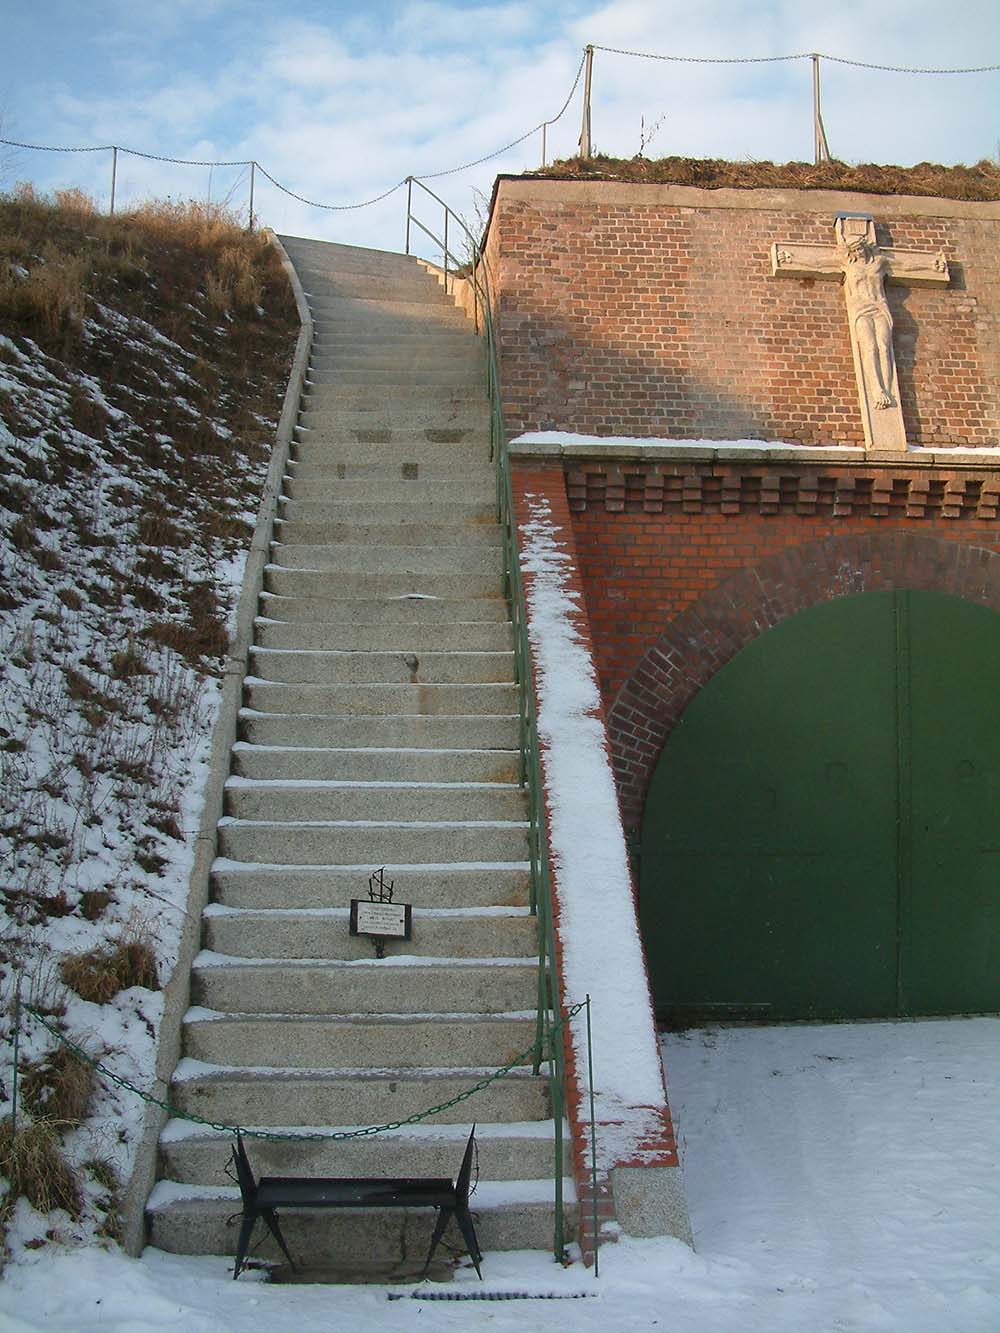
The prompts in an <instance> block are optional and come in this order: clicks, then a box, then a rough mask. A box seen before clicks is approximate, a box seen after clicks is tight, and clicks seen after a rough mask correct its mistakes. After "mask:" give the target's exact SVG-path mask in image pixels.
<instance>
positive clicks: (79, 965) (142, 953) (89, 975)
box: [59, 857, 160, 1004]
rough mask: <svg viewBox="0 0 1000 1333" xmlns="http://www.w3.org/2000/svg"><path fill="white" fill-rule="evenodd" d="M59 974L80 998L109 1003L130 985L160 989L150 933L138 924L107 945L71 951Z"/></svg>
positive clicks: (98, 1002)
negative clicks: (72, 952)
mask: <svg viewBox="0 0 1000 1333" xmlns="http://www.w3.org/2000/svg"><path fill="white" fill-rule="evenodd" d="M136 859H137V860H138V857H137V858H136ZM59 975H60V976H61V977H62V979H63V981H64V982H65V983H66V985H67V986H69V987H70V989H71V990H74V991H76V993H77V995H79V996H80V998H81V999H83V1000H89V1001H90V1002H91V1003H92V1004H107V1002H108V1001H109V1000H112V999H114V997H115V996H116V995H117V994H118V992H119V991H123V990H128V989H129V987H131V986H145V988H146V989H147V990H159V989H160V981H159V977H158V976H157V975H156V955H155V954H154V953H153V949H152V946H151V944H150V942H149V938H148V933H147V932H146V931H145V930H144V928H143V927H141V926H137V925H130V926H127V927H126V928H125V930H123V931H122V934H121V936H120V938H119V939H118V941H117V942H116V943H114V944H111V945H108V947H107V948H104V949H92V950H90V951H89V952H88V953H75V954H69V955H68V956H67V957H66V958H64V959H63V960H62V963H61V964H60V967H59Z"/></svg>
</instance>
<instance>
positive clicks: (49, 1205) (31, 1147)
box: [0, 1119, 83, 1221]
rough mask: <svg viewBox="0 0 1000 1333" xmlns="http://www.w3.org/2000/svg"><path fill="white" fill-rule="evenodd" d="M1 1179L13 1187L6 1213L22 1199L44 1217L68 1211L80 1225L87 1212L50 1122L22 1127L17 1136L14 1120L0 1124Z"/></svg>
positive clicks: (7, 1199)
mask: <svg viewBox="0 0 1000 1333" xmlns="http://www.w3.org/2000/svg"><path fill="white" fill-rule="evenodd" d="M0 1175H4V1176H6V1177H7V1181H8V1183H9V1186H10V1189H9V1192H8V1194H7V1196H6V1198H5V1199H4V1209H5V1211H9V1209H10V1207H11V1206H12V1205H13V1203H14V1200H15V1199H16V1198H18V1197H19V1196H21V1195H23V1196H24V1198H26V1199H27V1200H28V1202H29V1203H30V1204H31V1205H32V1206H33V1207H34V1208H37V1209H38V1211H39V1212H40V1213H48V1212H51V1211H52V1209H53V1208H65V1210H66V1212H67V1213H69V1215H70V1217H72V1218H73V1219H74V1221H76V1220H78V1219H79V1217H80V1215H81V1213H82V1211H83V1199H82V1197H81V1194H80V1186H79V1185H78V1184H77V1181H76V1177H75V1176H74V1174H73V1171H72V1169H71V1168H70V1166H69V1163H68V1162H67V1161H66V1158H65V1157H64V1156H63V1153H62V1146H61V1144H60V1142H59V1134H58V1127H57V1126H56V1125H55V1124H54V1123H53V1122H52V1121H50V1120H36V1121H35V1123H34V1124H33V1125H20V1126H19V1127H18V1129H17V1132H16V1133H15V1132H14V1125H13V1121H12V1120H10V1119H7V1120H5V1121H4V1122H3V1123H2V1124H0Z"/></svg>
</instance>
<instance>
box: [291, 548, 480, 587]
mask: <svg viewBox="0 0 1000 1333" xmlns="http://www.w3.org/2000/svg"><path fill="white" fill-rule="evenodd" d="M271 562H272V564H275V565H280V566H281V567H282V568H283V569H330V570H336V571H337V573H338V575H340V574H360V573H366V574H400V573H402V574H416V575H417V576H418V577H420V578H422V577H423V576H424V575H426V574H451V575H456V574H485V575H487V576H493V577H495V576H496V570H497V565H498V563H499V556H498V554H497V551H496V548H495V547H489V546H485V547H484V546H477V545H470V546H369V545H355V544H353V543H348V542H337V543H324V544H322V545H318V546H310V545H306V544H305V543H301V544H300V543H295V544H293V545H291V546H283V545H281V544H280V543H278V542H275V543H273V544H272V547H271Z"/></svg>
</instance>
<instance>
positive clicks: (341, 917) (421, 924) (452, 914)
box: [204, 890, 538, 961]
mask: <svg viewBox="0 0 1000 1333" xmlns="http://www.w3.org/2000/svg"><path fill="white" fill-rule="evenodd" d="M401 891H402V890H401ZM358 896H361V897H365V896H366V894H365V892H364V890H362V891H361V893H360V895H359V894H357V893H356V894H355V897H358ZM400 901H404V899H403V898H400ZM407 901H408V900H407ZM349 924H350V908H349V907H330V908H327V909H325V910H322V909H321V910H318V911H313V912H305V911H293V910H290V909H288V908H283V907H282V908H275V909H273V910H271V911H258V912H254V911H239V910H236V909H233V908H229V907H224V906H221V905H219V904H216V903H211V904H209V906H208V908H207V909H206V911H205V918H204V925H205V935H204V944H205V947H206V948H207V949H214V950H215V951H216V952H217V953H222V954H232V955H234V956H236V957H240V958H330V959H333V958H340V959H343V960H345V961H346V960H358V961H365V960H370V959H371V957H372V942H371V940H370V939H368V938H367V937H366V936H364V935H351V934H350V933H349V929H348V927H349ZM385 950H386V957H387V958H394V957H397V956H399V955H406V956H409V957H414V958H489V957H494V958H520V957H525V958H534V957H535V956H536V955H537V952H538V931H537V926H536V921H535V918H534V917H533V916H531V915H530V914H529V913H528V911H527V909H525V908H502V909H501V908H497V909H460V908H455V909H438V910H435V909H433V908H430V907H427V906H426V905H425V904H423V903H414V904H413V936H412V938H411V939H409V940H388V941H387V942H386V945H385Z"/></svg>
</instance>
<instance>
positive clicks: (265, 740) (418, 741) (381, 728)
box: [240, 708, 520, 750]
mask: <svg viewBox="0 0 1000 1333" xmlns="http://www.w3.org/2000/svg"><path fill="white" fill-rule="evenodd" d="M519 735H520V726H519V721H518V717H517V714H516V713H514V712H510V713H506V714H504V713H498V714H488V713H483V714H479V715H476V714H464V715H460V716H459V715H455V714H441V715H440V716H433V715H430V714H423V715H420V714H415V713H411V714H402V713H398V714H374V713H368V714H364V713H360V714H357V715H354V716H348V715H346V714H341V715H340V716H331V715H330V714H328V713H322V714H316V713H302V714H280V713H260V712H255V711H254V710H252V709H248V708H245V709H242V710H241V712H240V739H241V740H243V741H247V742H249V743H251V744H254V745H294V746H300V747H303V748H308V747H310V746H321V747H323V748H324V749H325V748H329V747H331V746H333V747H336V746H355V745H363V744H364V743H365V741H366V740H370V741H371V743H372V745H377V746H386V745H389V746H397V747H398V746H410V745H414V746H417V747H418V748H420V749H426V748H428V747H430V746H436V747H440V748H443V749H455V750H468V749H487V750H488V749H507V748H510V747H513V746H515V745H517V744H518V743H519Z"/></svg>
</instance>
